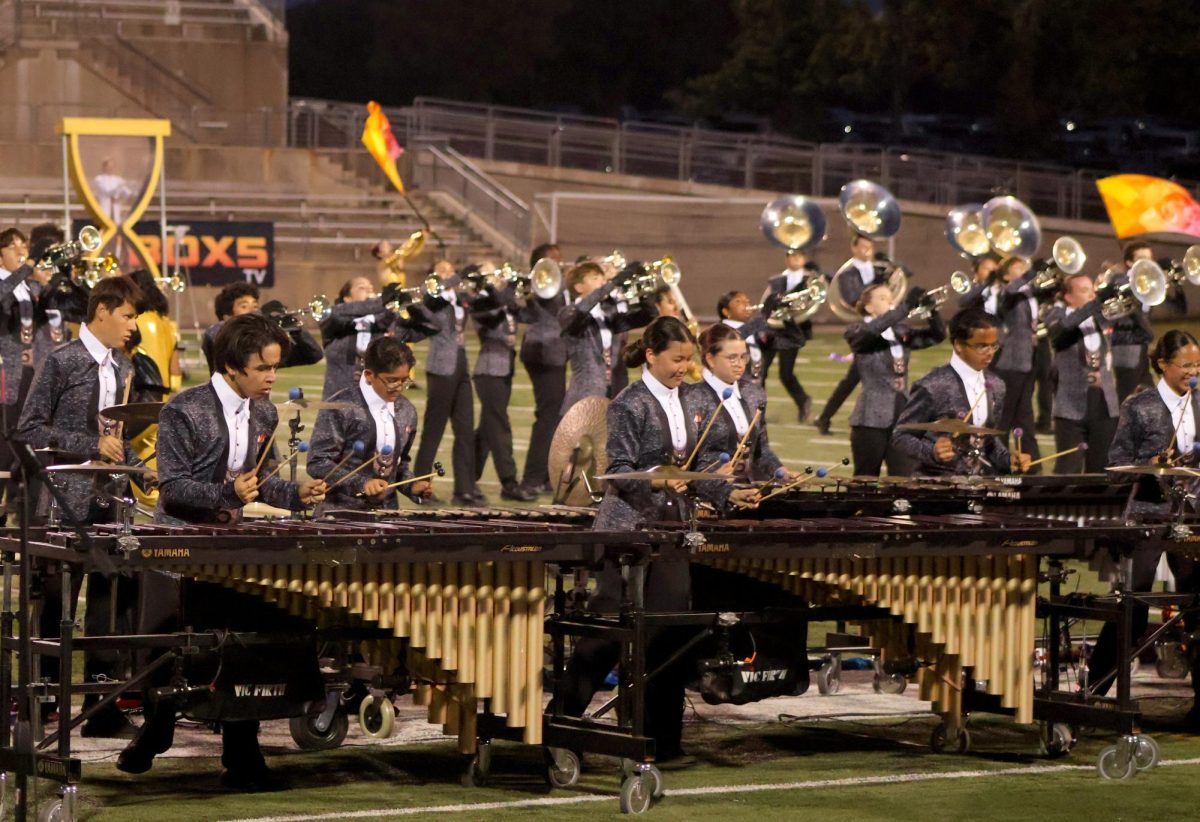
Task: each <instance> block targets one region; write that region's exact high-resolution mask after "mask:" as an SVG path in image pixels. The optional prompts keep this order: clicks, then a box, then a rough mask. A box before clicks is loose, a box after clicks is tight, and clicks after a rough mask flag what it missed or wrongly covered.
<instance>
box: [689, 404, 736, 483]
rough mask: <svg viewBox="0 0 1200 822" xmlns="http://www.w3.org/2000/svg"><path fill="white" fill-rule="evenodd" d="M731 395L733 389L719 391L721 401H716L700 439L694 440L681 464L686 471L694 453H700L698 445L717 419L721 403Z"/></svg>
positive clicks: (701, 443) (690, 465)
mask: <svg viewBox="0 0 1200 822" xmlns="http://www.w3.org/2000/svg"><path fill="white" fill-rule="evenodd" d="M732 396H733V389H732V388H726V389H725V390H724V391H722V392H721V402H719V403H717V407H716V408H714V409H713V412H712V414H710V415H709V417H708V425H706V426H704V433H703V434H701V435H700V439H698V440H696V447H695V448H693V449H692V454H691V456H689V457H688V458H687V462H685V463H684V464H683V470H684V471H686V470H688V469H689V468H691V467H692V460H694V459H696V455H697V454H698V453H700V446H701V445H703V444H704V441H705V440H706V439H708V432H709V431H710V430H712V427H713V423H714V422H716V421H717V414H720V413H721V405H722V404H723V403H724V402H725V400H727V399H729V398H730V397H732Z"/></svg>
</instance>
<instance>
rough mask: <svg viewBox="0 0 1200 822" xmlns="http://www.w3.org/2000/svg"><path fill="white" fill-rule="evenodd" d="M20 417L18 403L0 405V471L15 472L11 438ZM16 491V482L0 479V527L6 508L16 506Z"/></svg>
mask: <svg viewBox="0 0 1200 822" xmlns="http://www.w3.org/2000/svg"><path fill="white" fill-rule="evenodd" d="M10 390H11V389H10ZM20 416H21V405H20V403H16V402H10V403H7V404H4V405H0V471H4V472H15V471H16V470H17V455H16V454H15V453H13V449H12V436H13V432H14V431H16V430H17V419H18V418H19V417H20ZM16 491H17V483H16V480H11V479H0V502H2V503H3V504H4V506H5V507H4V508H0V526H2V525H4V524H5V523H6V521H7V516H8V507H11V506H13V505H15V504H16V500H15V499H14V498H13V497H14V496H15V494H16ZM18 513H19V512H18V511H16V510H15V509H14V510H13V522H16V520H17V514H18Z"/></svg>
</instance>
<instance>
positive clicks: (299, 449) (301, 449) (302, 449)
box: [258, 442, 308, 488]
mask: <svg viewBox="0 0 1200 822" xmlns="http://www.w3.org/2000/svg"><path fill="white" fill-rule="evenodd" d="M307 451H308V443H307V442H302V443H300V444H299V445H297V446H296V450H294V451H292V453H290V454H288V455H287V456H286V457H284V458H283V459H282V460H280V461H279V464H278V465H276V466H275V467H274V468H272V469H271V473H269V474H267V475H266V476H265V477H263V478H262V479H260V480H259V481H258V485H259V487H260V488H261V487H262V484H263V483H264V482H266V481H267V480H269V479H270V478H271V477H273V476H275V475H276V474H278V473H279V472H280V471H282V470H283V466H285V465H287V464H288V463H289V462H291V460H292V457H294V456H296V455H297V454H303V453H306V452H307Z"/></svg>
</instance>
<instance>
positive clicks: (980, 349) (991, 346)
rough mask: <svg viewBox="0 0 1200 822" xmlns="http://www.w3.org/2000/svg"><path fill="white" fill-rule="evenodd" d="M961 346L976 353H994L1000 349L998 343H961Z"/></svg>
mask: <svg viewBox="0 0 1200 822" xmlns="http://www.w3.org/2000/svg"><path fill="white" fill-rule="evenodd" d="M963 346H964V347H965V348H969V349H971V350H972V351H974V352H975V353H976V354H995V353H996V352H997V351H999V350H1000V343H963Z"/></svg>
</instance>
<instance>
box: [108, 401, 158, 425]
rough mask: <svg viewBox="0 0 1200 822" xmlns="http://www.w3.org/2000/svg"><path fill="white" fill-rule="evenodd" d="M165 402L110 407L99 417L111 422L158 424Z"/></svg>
mask: <svg viewBox="0 0 1200 822" xmlns="http://www.w3.org/2000/svg"><path fill="white" fill-rule="evenodd" d="M164 405H166V403H165V402H129V403H125V404H124V405H112V406H109V407H108V408H105V409H104V410H103V411H101V412H100V416H102V417H104V418H105V419H109V420H112V421H113V422H128V423H139V422H158V415H159V414H160V413H161V412H162V409H163V406H164Z"/></svg>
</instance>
